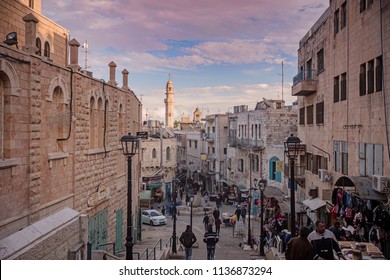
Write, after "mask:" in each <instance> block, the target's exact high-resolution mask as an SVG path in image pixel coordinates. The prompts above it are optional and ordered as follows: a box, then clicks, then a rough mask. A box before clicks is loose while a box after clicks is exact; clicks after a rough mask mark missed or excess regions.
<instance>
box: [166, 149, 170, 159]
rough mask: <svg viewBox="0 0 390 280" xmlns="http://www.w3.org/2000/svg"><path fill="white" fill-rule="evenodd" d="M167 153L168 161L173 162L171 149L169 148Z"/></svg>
mask: <svg viewBox="0 0 390 280" xmlns="http://www.w3.org/2000/svg"><path fill="white" fill-rule="evenodd" d="M166 153H167V160H171V148H169V147H168V148H167V151H166Z"/></svg>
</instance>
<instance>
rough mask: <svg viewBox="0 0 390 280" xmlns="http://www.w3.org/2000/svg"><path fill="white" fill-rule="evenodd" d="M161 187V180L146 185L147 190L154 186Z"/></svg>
mask: <svg viewBox="0 0 390 280" xmlns="http://www.w3.org/2000/svg"><path fill="white" fill-rule="evenodd" d="M161 187H162V182H156V183H153V184H149V185H147V186H146V188H147V189H148V190H151V189H155V188H161Z"/></svg>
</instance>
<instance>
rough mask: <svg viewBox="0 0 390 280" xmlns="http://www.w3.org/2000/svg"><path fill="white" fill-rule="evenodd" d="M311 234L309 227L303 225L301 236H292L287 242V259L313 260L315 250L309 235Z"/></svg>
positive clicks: (300, 231)
mask: <svg viewBox="0 0 390 280" xmlns="http://www.w3.org/2000/svg"><path fill="white" fill-rule="evenodd" d="M309 234H310V229H309V228H308V227H301V229H300V230H299V236H297V237H293V238H291V239H290V240H289V241H288V242H287V246H286V251H285V256H286V260H313V259H314V256H315V250H314V247H313V245H312V244H311V243H310V241H309V239H307V237H308V236H309Z"/></svg>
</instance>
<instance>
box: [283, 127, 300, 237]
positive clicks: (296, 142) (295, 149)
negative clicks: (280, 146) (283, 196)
mask: <svg viewBox="0 0 390 280" xmlns="http://www.w3.org/2000/svg"><path fill="white" fill-rule="evenodd" d="M300 150H301V140H300V139H299V138H298V137H296V136H293V135H292V134H291V136H289V137H288V138H287V140H286V142H284V153H285V155H286V156H287V157H288V159H289V160H290V203H291V214H290V215H291V216H290V223H291V236H292V237H294V236H295V234H296V229H295V178H294V175H295V172H294V165H295V160H296V158H297V157H298V154H299V152H300Z"/></svg>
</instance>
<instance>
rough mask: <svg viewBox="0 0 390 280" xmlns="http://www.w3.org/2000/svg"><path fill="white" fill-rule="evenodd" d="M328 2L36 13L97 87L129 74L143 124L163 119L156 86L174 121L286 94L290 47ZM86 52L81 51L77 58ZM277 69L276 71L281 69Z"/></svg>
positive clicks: (93, 0)
mask: <svg viewBox="0 0 390 280" xmlns="http://www.w3.org/2000/svg"><path fill="white" fill-rule="evenodd" d="M328 6H329V0H294V1H291V0H165V1H161V0H81V1H80V0H63V1H47V0H46V1H42V13H43V15H45V16H46V17H48V18H50V19H52V20H53V21H55V22H57V23H58V24H60V25H61V26H63V27H65V28H66V29H68V30H69V32H70V39H76V40H77V41H78V42H79V43H80V44H81V45H83V44H84V43H85V42H87V44H88V48H82V47H80V49H79V52H80V53H79V64H80V66H81V67H82V68H84V69H85V68H87V70H88V71H91V72H93V76H94V77H95V78H98V79H104V80H105V81H108V80H109V67H108V64H109V63H110V62H111V61H114V62H115V63H116V65H117V67H116V80H117V82H118V86H122V74H121V72H122V70H123V69H127V70H128V71H129V87H130V88H131V89H132V90H133V91H134V93H135V94H136V95H137V97H138V98H139V99H140V100H141V102H142V104H143V113H142V118H143V120H145V119H153V120H160V121H164V119H165V117H164V116H165V104H164V99H165V87H166V83H167V81H168V80H169V77H171V80H172V82H173V85H174V90H175V95H174V100H175V105H174V108H175V112H174V119H175V120H180V119H181V117H190V118H191V120H192V117H193V112H194V111H195V109H196V108H197V107H199V109H200V110H201V111H202V116H206V115H210V114H218V113H226V112H232V111H233V106H237V105H248V108H249V109H250V110H252V109H254V107H255V106H256V102H258V101H262V100H263V98H267V99H284V100H285V101H286V105H289V104H291V103H292V102H293V101H295V100H296V98H294V97H292V96H291V86H292V81H293V77H294V76H295V75H296V74H297V73H298V67H297V51H298V46H299V41H300V40H301V39H302V38H303V36H304V35H305V34H306V33H307V32H308V31H309V29H310V28H311V27H312V26H313V25H314V23H315V22H316V21H317V19H318V18H319V17H320V16H321V15H322V14H323V13H324V12H325V10H326V9H327V8H328ZM86 51H87V52H86ZM282 65H283V66H282Z"/></svg>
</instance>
